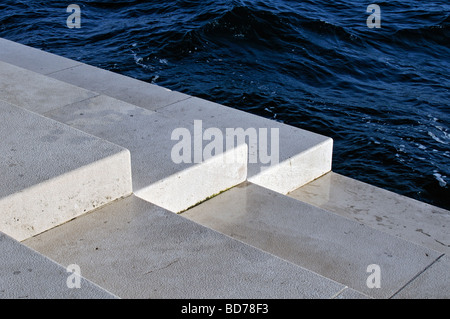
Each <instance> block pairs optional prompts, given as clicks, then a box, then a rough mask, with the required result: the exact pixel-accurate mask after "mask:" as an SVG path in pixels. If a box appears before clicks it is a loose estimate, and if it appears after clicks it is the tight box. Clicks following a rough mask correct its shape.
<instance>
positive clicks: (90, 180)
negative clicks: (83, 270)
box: [0, 102, 132, 240]
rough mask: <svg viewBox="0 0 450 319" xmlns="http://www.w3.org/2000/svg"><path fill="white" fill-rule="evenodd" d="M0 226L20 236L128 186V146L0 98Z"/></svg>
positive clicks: (92, 205) (116, 194)
mask: <svg viewBox="0 0 450 319" xmlns="http://www.w3.org/2000/svg"><path fill="white" fill-rule="evenodd" d="M0 123H1V125H0V136H2V142H1V143H0V163H2V165H0V176H1V178H2V182H1V183H0V231H2V232H4V233H6V234H8V235H9V236H11V237H13V238H15V239H17V240H23V239H25V238H28V237H31V236H33V235H36V234H38V233H40V232H43V231H45V230H47V229H49V228H52V227H55V226H57V225H59V224H61V223H64V222H66V221H68V220H71V219H72V218H74V217H76V216H79V215H81V214H83V213H85V212H88V211H90V210H92V209H94V208H97V207H99V206H101V205H104V204H106V203H108V202H111V201H114V200H116V199H118V198H121V197H124V196H128V195H130V194H131V192H132V185H131V167H130V153H129V151H128V150H126V149H124V148H122V147H119V146H117V145H114V144H112V143H109V142H107V141H105V140H101V139H99V138H96V137H94V136H92V135H88V134H86V133H83V132H81V131H79V130H75V129H73V128H71V127H68V126H66V125H64V124H61V123H58V122H56V121H53V120H51V119H48V118H45V117H43V116H40V115H38V114H35V113H32V112H29V111H27V110H25V109H22V108H19V107H17V106H13V105H11V104H8V103H6V102H0Z"/></svg>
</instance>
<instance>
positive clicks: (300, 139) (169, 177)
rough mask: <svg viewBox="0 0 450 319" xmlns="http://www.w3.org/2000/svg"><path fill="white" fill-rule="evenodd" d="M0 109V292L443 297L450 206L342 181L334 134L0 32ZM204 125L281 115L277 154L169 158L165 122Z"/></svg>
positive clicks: (234, 151)
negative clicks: (74, 273)
mask: <svg viewBox="0 0 450 319" xmlns="http://www.w3.org/2000/svg"><path fill="white" fill-rule="evenodd" d="M196 121H197V122H196ZM198 121H201V125H202V127H201V129H200V130H199V128H198V125H197V126H196V123H197V124H198ZM0 122H1V126H0V133H1V136H2V137H3V138H2V142H1V143H0V150H1V151H2V152H0V159H1V166H0V172H1V175H0V176H2V180H3V181H4V182H3V183H2V186H1V187H0V256H2V258H0V265H1V267H0V298H167V299H169V298H180V299H183V298H213V299H216V298H250V299H254V298H275V299H278V298H280V299H284V298H291V299H292V298H293V299H298V298H338V299H351V298H392V297H394V298H421V297H427V298H448V297H449V296H450V293H449V290H450V283H449V279H448V278H449V276H448V274H449V269H450V268H449V265H450V264H449V260H448V254H447V253H448V249H449V248H448V247H449V246H448V245H449V242H450V241H449V237H450V236H449V231H448V226H449V218H450V214H449V212H448V211H445V210H442V209H439V208H436V207H432V206H430V205H425V204H423V203H419V202H415V201H412V200H410V199H407V198H404V197H402V196H399V195H396V194H392V193H384V191H383V190H379V189H377V188H375V187H373V186H370V185H365V187H366V188H363V187H361V185H360V184H358V183H359V182H357V181H354V180H351V179H348V180H345V182H346V183H343V182H342V181H341V180H340V179H339V178H338V177H339V176H338V175H337V174H334V173H332V172H330V171H331V159H332V147H333V145H332V140H331V139H330V138H327V137H324V136H321V135H318V134H314V133H311V132H308V131H305V130H302V129H298V128H294V127H291V126H288V125H284V124H281V123H278V122H275V121H271V120H268V119H264V118H261V117H258V116H255V115H251V114H248V113H245V112H242V111H238V110H235V109H231V108H228V107H225V106H222V105H219V104H216V103H212V102H209V101H205V100H202V99H199V98H195V97H191V96H188V95H185V94H182V93H179V92H172V91H170V90H167V89H164V88H161V87H158V86H155V85H152V84H148V83H145V82H142V81H139V80H136V79H132V78H129V77H125V76H122V75H119V74H116V73H113V72H109V71H106V70H102V69H98V68H96V67H93V66H89V65H86V64H82V63H79V62H76V61H72V60H69V59H66V58H63V57H60V56H56V55H53V54H49V53H46V52H43V51H40V50H37V49H34V48H30V47H26V46H23V45H20V44H17V43H14V42H11V41H8V40H5V39H0ZM209 128H211V129H214V130H215V132H226V129H227V128H242V129H243V130H244V131H245V132H250V130H251V129H253V128H256V129H263V131H264V130H266V132H267V131H268V132H270V131H271V130H272V129H276V130H277V134H279V145H278V146H279V154H278V155H279V158H277V161H276V163H271V164H272V165H270V167H269V166H268V165H267V163H261V161H252V160H251V159H253V158H255V157H257V156H258V155H260V149H259V148H258V147H257V146H256V147H255V145H252V144H251V143H249V142H248V141H247V143H245V142H244V141H239V140H238V141H237V142H236V143H235V145H233V147H231V148H227V149H226V152H224V153H218V154H214V156H211V157H210V158H207V159H205V160H202V161H198V156H197V155H198V154H197V155H196V154H194V153H195V152H194V153H193V154H192V156H191V157H190V158H189V159H190V160H188V161H185V162H182V163H175V162H174V160H173V157H172V151H173V146H174V145H175V144H176V143H177V142H176V141H175V140H173V132H174V131H175V130H177V129H184V130H185V131H188V132H191V133H192V134H191V137H192V138H191V140H190V142H189V143H188V145H189V148H190V149H191V150H194V151H195V150H198V148H199V143H200V145H201V147H200V150H202V147H203V146H204V145H205V144H207V143H208V142H209V141H208V139H207V138H206V140H207V141H205V134H204V131H205V130H207V129H209ZM224 135H225V134H224ZM271 143H272V144H273V142H272V141H268V144H267V146H268V147H269V149H270V148H271V146H272V144H271ZM201 155H203V154H201ZM272 155H273V154H272ZM202 159H204V158H202ZM229 159H232V160H229ZM330 176H332V177H333V180H336V179H337V180H338V182H335V183H334V184H332V186H330V185H331V184H330V181H329V180H330ZM342 178H345V177H342ZM327 182H328V183H327ZM355 185H356V186H355ZM352 187H353V188H352ZM330 188H331V189H332V190H331V191H330ZM349 189H352V194H355V195H354V197H350V198H345V199H342V198H341V199H342V200H339V198H340V197H339V196H338V197H339V198H337V199H336V198H335V197H334V195H333V194H334V192H335V191H336V192H338V194H339V191H342V192H344V193H347V194H348V191H349ZM360 190H361V191H364V192H367V193H370V194H378V195H377V196H378V197H377V198H376V200H379V201H380V202H383V201H384V202H385V203H388V202H389V201H386V200H385V199H388V200H390V201H392V205H385V206H382V207H384V211H383V212H382V213H381V215H380V212H379V208H380V207H378V206H377V205H376V204H374V203H373V198H372V202H369V200H368V199H364V198H362V197H364V196H361V198H360V197H359V196H358V192H359V191H360ZM330 194H332V195H330ZM324 198H325V199H324ZM352 203H353V204H354V205H352ZM355 203H356V204H355ZM389 203H390V202H389ZM399 203H403V204H399ZM355 205H356V206H355ZM372 206H375V207H372ZM355 207H358V208H355ZM405 207H406V208H407V210H410V211H411V213H410V214H408V213H405V210H406V208H405ZM365 208H367V210H366V211H365V215H364V216H365V217H362V215H361V214H359V215H358V214H357V212H361V209H365ZM352 209H353V210H352ZM356 209H359V210H358V211H356ZM377 209H378V210H377ZM389 210H390V211H389ZM379 215H380V216H379ZM386 216H387V217H386ZM372 217H373V218H375V221H373V220H372ZM377 217H378V218H377ZM380 218H381V219H382V220H383V219H384V220H387V221H390V222H392V223H395V225H396V226H390V225H388V226H386V225H385V224H383V223H382V221H380V220H379V219H380ZM379 224H382V225H379ZM414 227H416V229H415V230H413V228H414ZM418 229H421V230H422V231H421V232H420V231H417V230H418ZM425 237H426V238H425ZM373 264H376V265H379V267H380V269H381V288H372V289H371V288H369V287H368V286H367V279H368V277H369V276H370V275H371V274H370V273H368V272H367V267H368V266H369V265H373ZM69 265H77V266H79V269H80V270H81V276H82V277H81V280H82V281H81V284H80V287H81V288H79V289H70V288H69V287H68V285H67V280H68V277H69V276H70V275H71V273H69V272H67V271H66V267H68V266H69Z"/></svg>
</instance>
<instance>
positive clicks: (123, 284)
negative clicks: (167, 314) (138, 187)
mask: <svg viewBox="0 0 450 319" xmlns="http://www.w3.org/2000/svg"><path fill="white" fill-rule="evenodd" d="M24 244H26V245H27V246H29V247H32V248H33V249H36V250H37V251H39V252H41V253H42V254H45V255H46V256H49V257H50V258H52V259H53V260H55V261H57V262H58V263H60V264H62V265H68V264H78V265H79V266H80V268H81V271H82V274H83V276H84V277H85V278H87V279H89V280H92V281H93V282H95V283H97V284H98V285H100V286H102V287H104V288H105V289H107V290H108V291H110V292H112V293H114V294H115V295H117V296H119V297H122V298H181V299H184V298H213V299H215V298H252V299H253V298H332V297H333V296H336V295H337V294H338V293H339V292H341V291H342V290H343V289H344V288H345V286H343V285H341V284H338V283H336V282H334V281H332V280H329V279H326V278H324V277H322V276H319V275H317V274H315V273H313V272H310V271H307V270H305V269H302V268H301V267H298V266H296V265H293V264H291V263H289V262H286V261H283V260H281V259H279V258H277V257H275V256H273V255H271V254H268V253H265V252H263V251H260V250H258V249H255V248H253V247H250V246H248V245H246V244H243V243H241V242H239V241H237V240H233V239H231V238H229V237H227V236H224V235H222V234H219V233H217V232H215V231H213V230H211V229H208V228H205V227H203V226H200V225H198V224H196V223H194V222H192V221H189V220H187V219H185V218H183V217H182V216H180V215H176V214H174V213H171V212H168V211H166V210H164V209H162V208H159V207H157V206H155V205H152V204H150V203H147V202H145V201H143V200H141V199H138V198H137V197H135V196H131V197H129V198H126V199H124V200H121V201H118V202H115V203H113V204H110V205H108V206H105V207H103V208H101V209H99V210H98V211H94V212H92V213H89V214H86V215H83V216H81V217H80V218H77V219H75V220H73V221H71V222H70V223H66V224H64V225H61V226H59V227H56V228H54V229H52V230H50V231H48V232H45V233H43V234H41V235H39V236H36V237H33V238H30V239H28V240H26V241H25V242H24Z"/></svg>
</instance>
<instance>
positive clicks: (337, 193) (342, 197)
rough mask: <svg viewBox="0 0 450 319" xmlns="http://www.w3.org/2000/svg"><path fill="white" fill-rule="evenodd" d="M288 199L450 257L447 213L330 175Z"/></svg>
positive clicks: (394, 194)
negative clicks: (318, 208)
mask: <svg viewBox="0 0 450 319" xmlns="http://www.w3.org/2000/svg"><path fill="white" fill-rule="evenodd" d="M289 196H290V197H292V198H295V199H298V200H301V201H303V202H306V203H309V204H311V205H314V206H317V207H320V208H323V209H326V210H328V211H331V212H333V213H336V214H339V215H341V216H344V217H346V218H350V219H353V220H356V221H358V222H361V223H364V224H365V225H367V226H370V227H372V228H374V229H378V230H380V231H384V232H386V233H389V234H391V235H395V236H398V237H401V238H404V239H405V240H408V241H411V242H414V243H417V244H419V245H422V246H425V247H428V248H430V249H433V250H436V251H439V252H442V253H445V254H449V253H450V211H448V210H445V209H442V208H439V207H435V206H432V205H428V204H426V203H423V202H419V201H417V200H414V199H412V198H408V197H405V196H401V195H398V194H396V193H392V192H390V191H387V190H384V189H381V188H378V187H375V186H372V185H369V184H366V183H363V182H360V181H357V180H355V179H352V178H348V177H346V176H342V175H340V174H337V173H334V172H330V173H329V174H326V175H325V176H323V177H321V178H319V179H317V180H315V181H313V182H311V183H309V184H307V185H305V186H303V187H300V188H299V189H297V190H295V191H293V192H292V193H290V194H289Z"/></svg>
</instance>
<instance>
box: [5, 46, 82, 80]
mask: <svg viewBox="0 0 450 319" xmlns="http://www.w3.org/2000/svg"><path fill="white" fill-rule="evenodd" d="M0 48H1V49H0V61H3V62H7V63H10V64H13V65H16V66H18V67H21V68H24V69H27V70H30V71H33V72H37V73H41V74H49V73H53V72H56V71H60V70H64V69H67V68H71V67H74V66H77V65H81V64H82V63H80V62H77V61H74V60H71V59H66V58H64V57H62V56H59V55H55V54H51V53H48V52H44V51H42V50H39V49H35V48H32V47H29V46H26V45H23V44H20V43H17V42H13V41H9V40H7V39H3V38H0Z"/></svg>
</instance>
